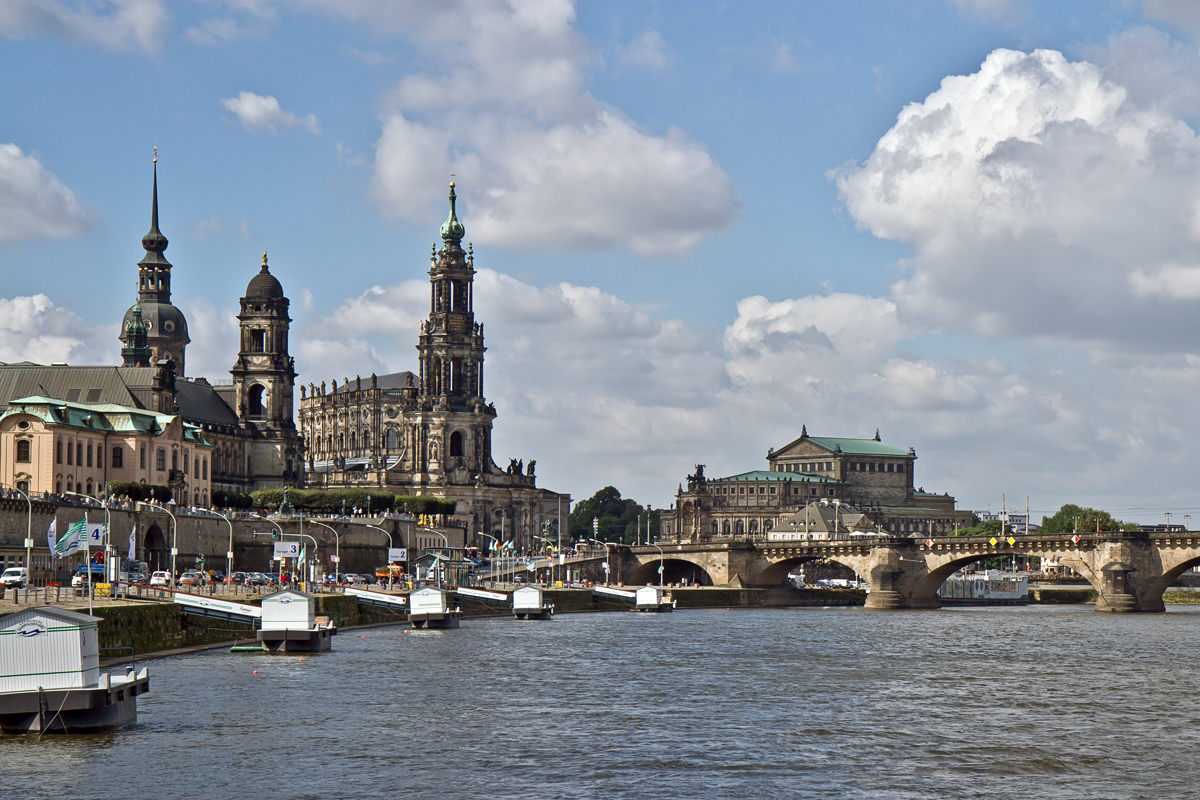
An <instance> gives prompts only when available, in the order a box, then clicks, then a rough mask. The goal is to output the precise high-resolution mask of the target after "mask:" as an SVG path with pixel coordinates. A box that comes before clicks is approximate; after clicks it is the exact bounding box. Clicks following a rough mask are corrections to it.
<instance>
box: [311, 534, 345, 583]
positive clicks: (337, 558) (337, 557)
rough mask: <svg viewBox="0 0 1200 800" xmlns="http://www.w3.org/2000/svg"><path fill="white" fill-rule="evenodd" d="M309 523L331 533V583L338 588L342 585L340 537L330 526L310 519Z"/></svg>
mask: <svg viewBox="0 0 1200 800" xmlns="http://www.w3.org/2000/svg"><path fill="white" fill-rule="evenodd" d="M309 522H310V523H312V524H313V525H320V526H321V527H322V528H327V529H329V530H330V531H332V532H333V564H334V566H333V582H334V583H336V584H337V585H339V586H340V585H341V584H342V576H341V571H342V537H340V536H338V532H337V530H336V529H335V528H334V527H333V526H332V525H326V524H325V523H324V522H317V521H316V520H315V519H310V520H309Z"/></svg>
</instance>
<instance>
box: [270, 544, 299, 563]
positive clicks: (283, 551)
mask: <svg viewBox="0 0 1200 800" xmlns="http://www.w3.org/2000/svg"><path fill="white" fill-rule="evenodd" d="M299 555H300V543H299V542H275V560H276V561H278V560H279V559H281V558H296V557H298V556H299Z"/></svg>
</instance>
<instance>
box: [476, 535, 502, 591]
mask: <svg viewBox="0 0 1200 800" xmlns="http://www.w3.org/2000/svg"><path fill="white" fill-rule="evenodd" d="M479 535H480V536H487V538H489V539H491V540H492V541H493V542H495V543H496V555H497V556H499V555H500V540H499V539H497V538H496V537H495V536H488V535H487V534H486V533H484V532H483V531H480V532H479ZM488 561H489V562H490V564H491V567H492V584H493V585H495V583H496V559H495V558H489V559H488Z"/></svg>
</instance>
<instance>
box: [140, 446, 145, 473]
mask: <svg viewBox="0 0 1200 800" xmlns="http://www.w3.org/2000/svg"><path fill="white" fill-rule="evenodd" d="M141 467H142V469H145V468H146V445H142V454H141Z"/></svg>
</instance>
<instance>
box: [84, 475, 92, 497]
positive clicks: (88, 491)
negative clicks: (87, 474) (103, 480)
mask: <svg viewBox="0 0 1200 800" xmlns="http://www.w3.org/2000/svg"><path fill="white" fill-rule="evenodd" d="M91 493H92V479H91V478H88V481H87V491H86V492H84V494H87V495H90V494H91Z"/></svg>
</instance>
